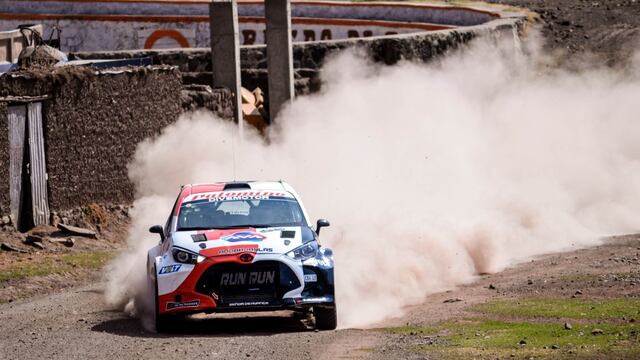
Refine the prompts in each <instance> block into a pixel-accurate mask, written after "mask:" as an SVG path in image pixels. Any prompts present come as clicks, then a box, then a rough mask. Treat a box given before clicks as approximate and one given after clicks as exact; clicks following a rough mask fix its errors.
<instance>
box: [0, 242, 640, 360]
mask: <svg viewBox="0 0 640 360" xmlns="http://www.w3.org/2000/svg"><path fill="white" fill-rule="evenodd" d="M639 255H640V235H634V236H624V237H618V238H613V239H609V240H607V242H606V244H605V245H603V246H599V247H593V248H589V249H581V250H576V251H573V252H568V253H560V254H551V255H546V256H543V257H540V258H537V259H535V260H533V261H530V262H526V263H523V264H520V265H518V266H514V267H512V268H510V269H507V270H505V271H503V272H501V273H498V274H494V275H485V276H482V277H479V278H478V279H477V281H475V282H473V283H471V284H468V285H465V286H461V287H459V288H457V289H454V290H452V291H447V292H442V293H437V294H433V295H431V296H429V297H427V298H426V299H425V300H424V303H423V304H421V305H416V306H411V307H408V308H406V309H405V315H404V316H403V317H401V318H396V319H389V320H387V321H386V322H385V323H382V324H377V325H376V326H377V327H389V326H404V325H422V326H424V325H434V324H437V323H439V322H441V321H444V320H451V319H456V318H464V316H467V313H466V309H467V307H469V306H471V305H474V304H479V303H484V302H487V301H490V300H495V299H509V298H527V297H531V296H538V297H539V296H547V297H551V298H569V297H571V296H572V295H573V294H574V293H575V291H576V290H577V289H581V290H582V292H583V293H584V295H581V296H584V298H585V299H586V298H590V299H604V298H620V297H628V298H637V297H638V296H640V286H636V284H640V260H638V259H639V258H638V256H639ZM101 289H102V284H101V283H95V284H92V285H90V286H86V287H81V288H75V289H71V290H63V291H61V292H58V293H56V294H53V295H49V296H40V297H37V298H31V299H25V300H20V301H16V302H13V303H9V304H3V305H0V349H1V352H0V359H122V358H134V359H138V358H141V359H176V358H183V359H196V358H197V359H203V358H205V359H206V358H211V359H213V358H216V359H338V358H349V359H400V358H402V359H425V356H428V355H429V354H425V353H415V352H412V351H411V349H412V347H413V346H415V345H416V343H415V342H416V341H418V340H419V339H417V340H416V337H411V336H403V335H394V334H392V333H388V332H385V331H380V330H360V329H344V330H337V331H321V332H315V331H314V330H313V329H312V328H311V327H310V326H308V324H307V323H306V322H305V321H304V320H299V319H295V318H293V317H291V316H290V315H289V313H287V312H279V313H259V314H252V316H250V317H247V315H244V314H234V315H230V314H228V315H224V316H222V315H220V316H208V317H201V318H196V319H189V320H188V321H187V322H185V323H184V324H182V326H181V329H180V331H177V332H176V333H173V334H170V335H157V334H153V333H149V332H146V331H145V330H144V329H143V328H142V326H141V324H140V322H139V321H138V320H137V319H132V318H130V317H128V316H127V315H125V314H124V313H122V312H121V311H119V310H116V309H110V308H109V307H108V306H107V305H106V304H105V303H104V301H103V295H102V291H101ZM448 299H460V300H459V301H453V302H451V301H447V300H448ZM427 358H430V357H427Z"/></svg>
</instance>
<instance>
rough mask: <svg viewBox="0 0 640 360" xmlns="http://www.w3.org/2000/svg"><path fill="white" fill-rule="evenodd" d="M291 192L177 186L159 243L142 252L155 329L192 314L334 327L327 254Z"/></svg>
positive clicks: (235, 185) (280, 186)
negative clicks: (309, 320)
mask: <svg viewBox="0 0 640 360" xmlns="http://www.w3.org/2000/svg"><path fill="white" fill-rule="evenodd" d="M308 218H309V217H308V216H307V213H306V211H305V209H304V207H303V206H302V203H301V202H300V200H299V197H298V195H297V194H296V192H295V191H294V190H293V188H292V187H291V186H290V185H288V184H287V183H284V182H230V183H216V184H198V185H186V186H183V187H182V189H181V191H180V194H179V195H178V199H177V200H176V202H175V205H174V206H173V209H172V211H171V215H169V219H168V220H167V223H166V225H165V226H164V228H163V227H162V226H160V225H156V226H153V227H151V228H150V229H149V231H150V232H152V233H158V234H160V238H161V241H160V243H159V244H158V245H157V246H155V247H153V248H152V249H150V250H149V252H148V266H147V268H148V269H147V271H148V277H149V282H150V284H152V285H154V287H155V304H156V311H155V315H156V316H155V321H156V330H157V331H159V332H163V331H167V330H170V326H171V325H170V324H171V323H172V321H171V320H172V319H173V318H175V317H176V316H179V315H186V314H192V313H198V312H206V313H212V312H232V311H265V310H267V311H270V310H282V309H290V310H295V311H303V312H304V311H306V312H309V311H312V312H313V315H314V318H315V323H316V327H317V328H318V329H323V330H324V329H335V328H336V325H337V318H336V303H335V298H334V278H333V253H332V251H331V249H328V248H325V247H323V246H321V245H320V244H319V243H318V234H319V233H320V229H321V228H322V227H325V226H329V222H328V221H326V220H322V219H321V220H318V222H317V223H316V227H315V229H313V228H312V225H311V224H310V223H309V221H308Z"/></svg>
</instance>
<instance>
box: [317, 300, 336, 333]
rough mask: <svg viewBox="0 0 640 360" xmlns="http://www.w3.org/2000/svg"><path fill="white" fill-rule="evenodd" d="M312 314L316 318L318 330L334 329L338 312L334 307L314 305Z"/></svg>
mask: <svg viewBox="0 0 640 360" xmlns="http://www.w3.org/2000/svg"><path fill="white" fill-rule="evenodd" d="M313 315H314V317H315V318H316V328H317V329H318V330H334V329H335V328H336V327H337V326H338V314H337V312H336V307H335V306H332V307H318V306H316V307H314V308H313Z"/></svg>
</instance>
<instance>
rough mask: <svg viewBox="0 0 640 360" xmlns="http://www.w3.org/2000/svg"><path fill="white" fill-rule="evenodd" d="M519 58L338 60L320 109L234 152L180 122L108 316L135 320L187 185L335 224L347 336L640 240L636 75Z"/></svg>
mask: <svg viewBox="0 0 640 360" xmlns="http://www.w3.org/2000/svg"><path fill="white" fill-rule="evenodd" d="M523 46H527V44H523ZM528 46H531V44H528ZM512 49H513V46H512V45H508V44H507V45H496V44H493V43H488V42H479V41H476V44H475V45H474V46H472V47H469V48H465V49H463V50H460V51H459V52H457V53H455V54H451V55H449V56H448V57H446V58H444V59H443V60H440V61H438V62H434V63H431V64H428V65H424V64H414V63H409V62H404V63H400V64H398V65H395V66H390V67H386V66H380V65H376V64H371V63H369V62H367V60H365V58H364V57H362V56H360V55H358V54H357V53H354V52H347V53H342V54H340V55H338V56H337V57H335V58H333V59H332V60H331V61H329V62H328V63H327V65H326V66H325V68H324V72H323V81H324V82H323V90H322V92H321V93H319V94H315V95H312V96H305V97H300V98H298V99H296V100H295V101H294V102H293V103H292V104H291V105H290V106H289V107H288V108H286V109H285V110H284V112H283V113H282V115H281V117H280V119H278V124H279V126H278V127H277V128H273V129H271V133H269V136H270V139H271V142H270V144H268V145H267V144H266V143H265V142H264V141H263V140H262V139H261V138H259V137H258V136H257V135H255V134H246V136H245V138H244V139H243V140H242V143H241V144H240V140H239V139H238V138H237V134H236V132H235V131H234V128H233V126H232V125H231V124H229V123H228V122H223V121H221V120H218V119H216V118H214V117H213V116H212V115H211V114H209V113H203V112H198V113H193V114H189V115H186V116H183V117H182V118H181V119H180V120H179V121H178V122H177V123H175V124H174V125H172V126H169V127H168V128H166V129H165V130H164V132H163V133H162V134H161V136H159V137H158V138H156V139H154V140H147V141H145V142H143V143H142V144H140V145H139V148H138V150H137V152H136V155H135V159H134V161H133V162H132V163H131V164H130V177H131V179H132V181H133V182H134V183H135V184H136V188H137V191H138V200H137V201H136V202H135V206H134V209H135V211H134V212H133V224H132V227H131V231H130V238H129V244H130V249H129V250H128V251H127V252H125V253H124V255H122V256H121V257H120V258H118V259H116V261H115V262H114V263H113V264H112V271H111V272H110V274H109V286H108V289H107V299H108V300H109V302H110V303H112V304H114V305H121V306H125V305H127V304H128V306H127V308H128V309H133V308H134V306H133V303H132V301H133V300H134V299H135V297H136V294H137V295H138V297H139V298H140V297H141V295H145V294H143V293H144V291H140V289H144V286H143V284H144V283H145V262H146V255H145V254H146V250H147V249H148V248H149V247H151V246H153V245H155V244H156V243H157V241H158V239H157V238H156V237H155V236H154V235H152V234H149V233H147V232H146V231H147V228H148V227H149V226H150V225H153V224H163V223H164V222H165V221H166V217H167V216H168V214H169V211H170V208H171V205H172V203H173V201H174V199H175V196H176V195H177V193H178V190H179V189H178V186H179V184H183V183H191V182H211V181H224V180H233V179H239V180H240V179H243V180H279V179H283V180H286V181H287V182H289V183H290V184H292V185H293V186H294V187H295V188H296V189H297V190H298V192H299V193H300V194H301V196H302V198H303V201H304V202H305V204H306V207H307V210H308V211H309V212H310V215H311V217H312V219H311V220H312V221H315V219H317V218H319V217H326V218H328V219H329V220H330V221H331V224H332V225H331V227H330V228H328V229H326V230H324V231H323V234H322V239H321V240H322V243H323V244H324V245H325V246H329V247H332V248H333V249H334V253H335V260H336V272H337V273H336V279H337V280H336V281H337V303H338V312H339V324H340V326H341V327H353V326H356V327H365V326H368V325H371V324H374V323H375V322H376V321H380V320H382V319H384V318H386V317H390V316H398V315H401V314H402V308H403V306H406V305H409V304H415V303H419V302H420V301H421V299H423V298H424V296H425V295H427V294H429V293H433V292H437V291H442V290H445V289H450V288H452V287H454V286H456V285H459V284H462V283H465V282H469V281H472V280H473V279H474V276H476V275H477V274H479V273H492V272H496V271H500V270H501V269H504V268H505V267H506V266H509V265H511V264H514V263H516V262H519V261H524V260H526V259H528V258H530V257H532V256H535V255H540V254H544V253H548V252H552V251H560V250H566V249H572V248H576V247H584V246H590V245H595V244H597V243H598V242H599V241H600V240H599V239H600V238H601V237H602V236H604V235H608V234H615V233H625V232H633V231H637V230H638V228H639V225H640V224H639V220H638V214H639V213H640V141H638V136H639V135H640V121H638V120H639V119H638V111H639V106H640V102H639V101H638V94H640V78H639V77H638V76H639V75H640V71H635V70H637V69H631V70H632V71H628V72H625V73H624V74H621V73H614V72H611V71H609V70H605V69H595V70H594V69H593V67H589V70H585V71H581V72H580V71H572V72H568V71H563V70H562V69H556V68H553V67H549V66H546V65H545V64H546V63H547V61H546V60H545V59H544V58H543V57H542V56H539V55H538V52H537V51H536V49H535V48H533V49H525V50H524V51H525V53H526V54H527V55H522V54H521V53H519V52H514V51H512ZM637 64H638V65H640V62H637ZM638 69H640V67H638ZM232 141H233V143H232ZM232 148H235V170H234V165H233V159H234V155H233V152H232ZM234 172H235V174H234ZM137 305H138V306H137V308H138V309H139V310H138V311H140V309H145V307H144V306H140V299H138V304H137ZM146 309H148V307H146Z"/></svg>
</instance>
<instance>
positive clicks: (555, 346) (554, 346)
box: [551, 344, 560, 350]
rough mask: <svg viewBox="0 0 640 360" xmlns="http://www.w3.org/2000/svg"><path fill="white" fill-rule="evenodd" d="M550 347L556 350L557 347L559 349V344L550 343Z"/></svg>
mask: <svg viewBox="0 0 640 360" xmlns="http://www.w3.org/2000/svg"><path fill="white" fill-rule="evenodd" d="M551 348H552V349H553V350H558V349H560V346H558V345H555V344H554V345H551Z"/></svg>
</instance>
